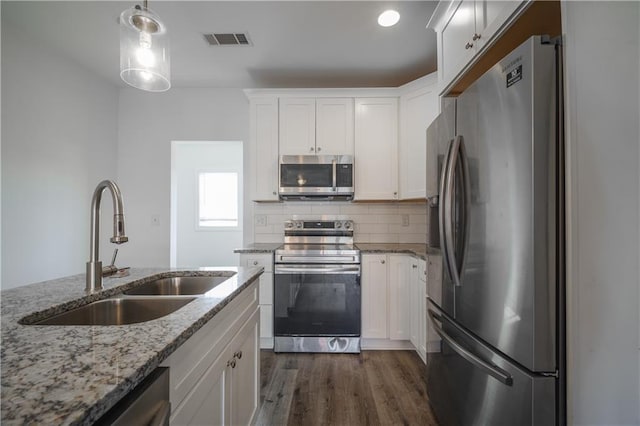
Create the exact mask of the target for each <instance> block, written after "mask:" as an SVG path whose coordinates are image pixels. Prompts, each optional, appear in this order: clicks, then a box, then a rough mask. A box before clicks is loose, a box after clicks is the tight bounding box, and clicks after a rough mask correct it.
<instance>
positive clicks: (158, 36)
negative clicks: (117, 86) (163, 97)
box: [120, 1, 171, 92]
mask: <svg viewBox="0 0 640 426" xmlns="http://www.w3.org/2000/svg"><path fill="white" fill-rule="evenodd" d="M120 77H121V78H122V79H123V80H124V81H125V82H126V83H127V84H129V85H131V86H133V87H135V88H138V89H142V90H147V91H149V92H164V91H165V90H169V88H170V87H171V67H170V62H169V38H168V37H167V29H166V27H165V26H164V24H163V23H162V21H160V18H158V16H157V15H156V14H155V13H153V12H152V11H151V10H149V9H147V7H146V1H145V6H144V7H143V8H141V7H140V6H135V7H132V8H131V9H127V10H125V11H124V12H122V14H121V15H120Z"/></svg>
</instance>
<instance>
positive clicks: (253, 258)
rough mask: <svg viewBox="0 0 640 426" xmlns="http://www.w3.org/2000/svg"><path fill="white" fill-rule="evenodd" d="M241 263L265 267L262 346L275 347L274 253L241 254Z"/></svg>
mask: <svg viewBox="0 0 640 426" xmlns="http://www.w3.org/2000/svg"><path fill="white" fill-rule="evenodd" d="M240 265H241V266H244V267H247V268H251V267H260V266H262V267H263V268H264V272H263V273H262V275H260V284H259V293H258V294H259V298H258V300H259V302H258V303H260V338H261V345H260V347H261V348H264V349H271V348H273V254H258V253H247V254H241V255H240Z"/></svg>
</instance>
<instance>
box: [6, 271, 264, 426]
mask: <svg viewBox="0 0 640 426" xmlns="http://www.w3.org/2000/svg"><path fill="white" fill-rule="evenodd" d="M229 270H232V271H237V275H234V276H233V277H231V278H229V279H228V280H226V281H224V282H223V283H221V284H220V285H218V286H216V287H215V288H214V289H212V290H211V291H209V292H208V293H206V294H205V295H203V296H201V297H198V298H197V299H195V300H193V301H192V302H190V303H188V304H187V305H185V306H184V307H182V308H181V309H179V310H177V311H175V312H173V313H171V314H169V315H167V316H164V317H162V318H159V319H156V320H152V321H147V322H142V323H137V324H131V325H123V326H50V325H49V326H37V325H21V324H19V323H18V321H19V320H21V319H22V318H24V317H25V316H29V318H30V319H32V320H37V319H39V318H44V317H45V316H50V315H51V314H54V313H59V312H63V311H66V310H69V309H72V308H74V307H79V306H82V305H85V304H87V303H90V302H92V301H95V300H100V299H104V298H106V297H109V296H113V295H115V294H119V293H121V292H122V291H124V290H126V289H129V288H131V287H134V286H136V285H139V284H142V283H144V282H148V281H151V280H152V279H155V278H159V277H168V276H172V275H185V274H187V275H213V276H215V275H221V272H220V271H229ZM261 273H262V268H238V267H221V268H201V269H196V270H193V269H191V270H184V269H182V270H177V269H172V270H168V269H166V268H165V269H159V268H155V269H151V268H145V269H132V270H131V273H130V275H129V276H128V277H123V278H105V279H104V283H103V284H104V287H105V289H104V290H103V291H101V292H99V293H96V294H92V295H90V296H87V295H86V294H85V291H84V288H85V276H84V274H81V275H74V276H71V277H66V278H61V279H57V280H52V281H46V282H42V283H37V284H31V285H28V286H24V287H18V288H14V289H9V290H6V291H3V292H1V293H0V297H1V299H2V301H1V308H2V310H1V315H2V327H1V328H2V333H1V335H2V347H1V352H0V353H1V362H2V364H1V365H2V366H1V385H2V399H1V410H2V416H1V422H2V424H3V425H11V424H56V425H59V424H91V423H93V422H94V421H95V420H97V419H98V418H99V417H100V416H101V415H102V414H104V413H105V412H106V411H108V410H109V408H111V407H112V406H113V405H114V404H115V403H116V402H118V401H119V400H120V399H121V398H122V397H123V396H124V395H126V394H127V393H128V392H129V391H130V390H131V389H133V388H134V387H135V386H136V385H137V384H138V383H140V382H141V381H142V380H143V379H144V378H145V377H146V376H147V375H148V374H149V373H150V372H152V371H153V370H154V369H155V368H156V367H158V366H159V365H160V363H161V362H162V361H163V360H165V359H166V358H167V357H168V356H169V355H170V354H171V353H172V352H173V351H175V350H176V348H178V347H179V346H180V345H181V344H182V343H184V342H185V341H186V340H187V339H188V338H189V337H190V336H191V335H193V334H194V333H195V332H196V331H197V330H198V329H200V328H201V327H202V326H203V325H204V324H205V323H207V322H208V321H209V320H211V319H212V318H213V317H214V316H215V315H216V313H217V312H219V311H220V310H221V309H222V308H223V307H224V306H226V305H227V304H228V303H229V302H230V301H231V300H233V299H234V298H235V297H236V296H237V295H238V294H240V293H241V292H242V291H243V290H244V289H245V288H246V287H248V286H249V285H250V284H251V283H252V282H253V281H255V280H256V279H257V278H258V277H259V275H260V274H261Z"/></svg>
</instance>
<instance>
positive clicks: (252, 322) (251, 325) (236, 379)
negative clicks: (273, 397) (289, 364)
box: [205, 311, 260, 425]
mask: <svg viewBox="0 0 640 426" xmlns="http://www.w3.org/2000/svg"><path fill="white" fill-rule="evenodd" d="M258 347H259V333H258V311H256V312H255V313H254V314H253V316H252V317H251V318H250V319H249V321H248V322H247V325H246V326H245V327H243V328H242V329H241V330H240V331H239V332H238V335H237V337H236V338H235V339H234V341H233V343H232V344H231V345H230V348H231V351H232V352H233V353H232V358H231V359H232V363H231V365H230V367H231V380H230V382H231V413H230V415H231V420H230V424H233V425H249V424H252V423H253V419H254V418H255V416H256V413H257V411H258V403H259V401H260V395H259V393H258V392H259V389H260V388H259V376H260V351H259V350H258ZM205 424H206V423H205Z"/></svg>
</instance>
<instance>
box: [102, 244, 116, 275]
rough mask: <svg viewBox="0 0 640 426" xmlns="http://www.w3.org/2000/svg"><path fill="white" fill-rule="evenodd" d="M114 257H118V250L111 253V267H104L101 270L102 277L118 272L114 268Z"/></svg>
mask: <svg viewBox="0 0 640 426" xmlns="http://www.w3.org/2000/svg"><path fill="white" fill-rule="evenodd" d="M116 257H118V249H115V250H114V251H113V256H112V257H111V265H109V266H104V267H103V268H102V276H103V277H108V276H109V275H113V274H115V273H116V272H118V267H117V266H116Z"/></svg>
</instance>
